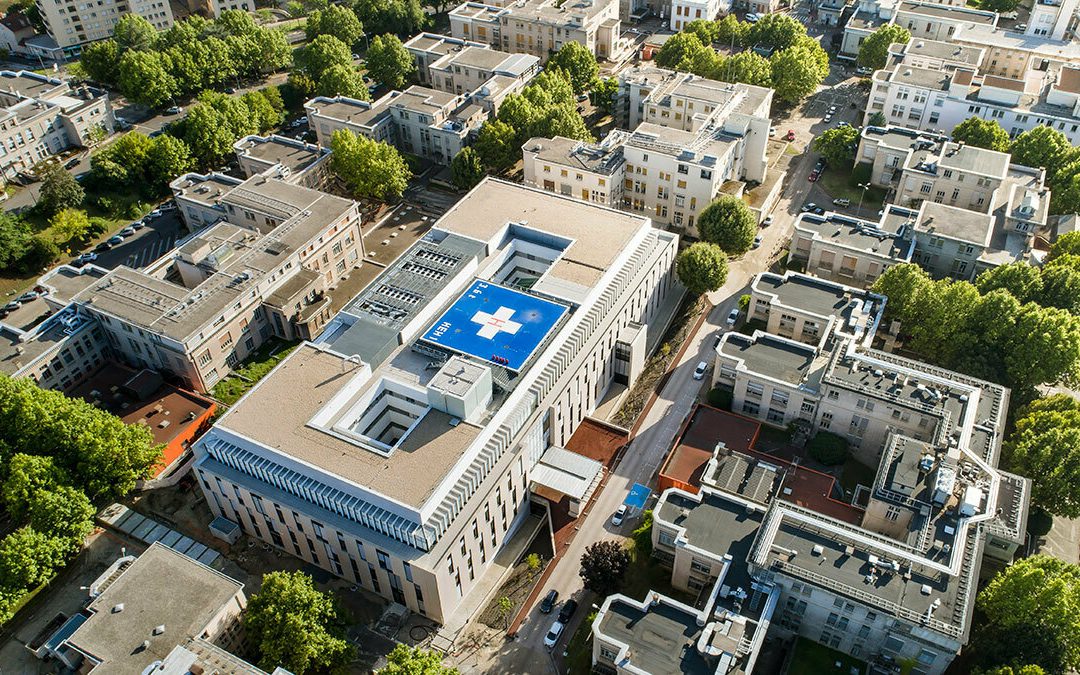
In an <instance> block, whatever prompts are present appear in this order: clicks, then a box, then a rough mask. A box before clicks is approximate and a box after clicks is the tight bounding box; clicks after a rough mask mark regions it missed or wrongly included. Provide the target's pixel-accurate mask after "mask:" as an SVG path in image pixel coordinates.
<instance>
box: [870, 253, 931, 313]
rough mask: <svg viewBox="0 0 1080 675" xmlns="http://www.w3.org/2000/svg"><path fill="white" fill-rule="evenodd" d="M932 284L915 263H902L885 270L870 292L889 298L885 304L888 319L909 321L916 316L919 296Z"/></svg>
mask: <svg viewBox="0 0 1080 675" xmlns="http://www.w3.org/2000/svg"><path fill="white" fill-rule="evenodd" d="M932 283H933V282H932V281H931V280H930V275H928V274H927V273H926V271H925V270H924V269H923V268H921V267H919V266H918V265H916V264H915V263H900V264H899V265H893V266H892V267H890V268H889V269H887V270H885V272H884V273H883V274H882V275H881V276H880V277H878V278H877V280H876V281H874V285H873V286H871V287H870V290H872V291H873V292H875V293H879V294H881V295H884V296H885V297H886V298H888V302H886V303H885V315H886V316H887V317H889V318H891V319H899V320H900V321H907V320H908V319H910V318H912V317H915V316H916V312H917V309H918V305H917V300H918V298H919V295H920V294H921V293H922V291H923V289H925V288H926V287H927V286H929V285H930V284H932Z"/></svg>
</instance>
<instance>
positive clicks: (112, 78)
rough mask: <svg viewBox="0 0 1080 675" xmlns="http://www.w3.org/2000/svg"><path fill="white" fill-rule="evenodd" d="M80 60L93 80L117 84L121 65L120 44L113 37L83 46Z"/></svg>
mask: <svg viewBox="0 0 1080 675" xmlns="http://www.w3.org/2000/svg"><path fill="white" fill-rule="evenodd" d="M79 62H80V63H82V67H83V70H85V71H86V75H87V77H89V78H90V79H91V80H94V81H96V82H101V83H102V84H107V85H115V84H116V78H117V74H118V67H119V65H120V45H118V44H116V40H112V39H108V40H99V41H98V42H91V43H90V44H88V45H85V46H84V47H83V50H82V57H81V60H80V61H79Z"/></svg>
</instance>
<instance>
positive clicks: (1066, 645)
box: [977, 555, 1080, 673]
mask: <svg viewBox="0 0 1080 675" xmlns="http://www.w3.org/2000/svg"><path fill="white" fill-rule="evenodd" d="M977 606H978V607H979V609H980V610H981V611H982V612H984V613H985V615H986V623H985V624H984V625H983V626H982V627H980V629H979V635H978V637H977V643H978V645H979V646H980V647H983V648H986V652H985V653H984V657H988V658H994V657H995V656H1000V657H1004V658H1001V659H1000V660H998V661H997V663H1002V662H1018V663H1024V664H1031V665H1037V666H1039V667H1041V668H1043V669H1045V670H1046V671H1047V672H1051V673H1063V672H1066V671H1070V670H1076V668H1077V667H1080V615H1078V613H1077V612H1076V607H1077V606H1080V568H1078V567H1077V566H1076V565H1071V564H1069V563H1066V562H1063V561H1061V560H1058V559H1056V558H1051V557H1049V556H1045V555H1035V556H1031V557H1030V558H1024V559H1022V560H1019V561H1017V562H1015V563H1013V564H1012V565H1010V566H1009V567H1006V568H1005V569H1004V570H1003V571H1001V572H999V573H998V574H997V576H995V577H994V578H993V579H992V580H991V581H990V583H989V584H987V586H986V588H984V589H983V591H982V592H981V593H979V595H978V598H977ZM995 652H996V653H995Z"/></svg>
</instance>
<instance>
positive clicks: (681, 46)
mask: <svg viewBox="0 0 1080 675" xmlns="http://www.w3.org/2000/svg"><path fill="white" fill-rule="evenodd" d="M706 50H707V51H709V52H712V49H711V48H709V47H706V46H705V45H703V44H701V40H700V39H699V38H698V36H697V35H696V34H695V33H678V34H676V35H673V36H672V37H670V38H668V41H667V42H665V43H664V46H663V47H661V48H660V50H659V51H658V52H657V53H656V56H655V57H654V60H655V61H656V65H658V66H660V67H661V68H672V69H675V70H689V67H688V66H685V67H680V65H681V64H689V63H692V62H693V61H694V60H695V58H700V54H701V53H702V52H704V51H706Z"/></svg>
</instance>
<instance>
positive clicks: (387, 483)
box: [218, 344, 481, 508]
mask: <svg viewBox="0 0 1080 675" xmlns="http://www.w3.org/2000/svg"><path fill="white" fill-rule="evenodd" d="M405 356H406V357H408V356H411V354H409V353H406V354H405ZM354 376H356V372H355V371H352V370H350V364H349V363H346V362H345V361H344V359H343V358H342V357H341V356H340V355H338V354H334V353H331V352H326V351H323V350H321V349H318V348H317V347H315V346H313V345H310V344H302V345H300V346H299V347H297V348H296V350H295V351H293V353H292V354H290V355H289V356H288V357H287V358H286V359H285V360H284V361H282V362H281V363H280V364H278V366H277V368H275V369H274V371H273V372H271V373H270V374H269V375H267V376H266V377H265V378H263V379H262V380H261V381H260V382H259V384H258V385H256V386H255V388H254V389H252V390H251V392H250V393H249V394H248V395H247V396H246V397H245V398H244V399H242V400H241V401H240V402H239V403H237V404H236V405H234V406H233V407H232V408H231V409H230V410H229V411H228V412H227V413H225V415H224V416H222V417H221V419H220V420H219V421H218V426H219V427H223V428H225V429H227V430H232V431H235V432H237V433H239V434H243V435H245V436H247V437H248V438H250V439H252V440H254V441H256V442H258V443H261V444H263V445H266V446H267V447H270V448H275V449H277V450H278V451H279V452H283V453H285V454H287V455H290V456H292V457H295V458H296V459H298V460H300V461H302V462H304V463H306V464H309V465H311V466H314V467H316V468H318V469H320V470H322V471H325V472H327V473H330V474H334V475H338V476H340V477H341V478H343V479H344V480H347V481H350V482H352V483H355V484H357V485H360V486H363V487H367V488H370V489H372V490H374V491H377V492H378V493H380V494H382V495H385V496H387V497H389V498H391V499H394V500H396V501H398V502H400V503H402V504H406V505H409V506H411V507H414V508H418V507H419V506H420V505H421V504H423V503H424V502H425V501H426V500H427V498H428V496H429V495H430V494H431V492H432V490H434V488H435V487H436V486H437V485H438V484H439V483H441V482H442V480H443V479H444V478H445V477H446V475H447V474H448V473H449V471H450V468H451V467H452V466H453V465H454V464H455V463H456V462H457V461H458V459H460V458H461V455H462V454H463V453H464V451H465V450H466V448H468V447H469V446H470V445H471V444H472V442H473V441H474V440H475V439H476V437H477V436H478V435H479V434H480V431H481V430H480V428H479V427H476V426H473V425H472V424H469V423H467V422H460V423H458V424H456V425H454V424H451V420H452V418H451V417H450V416H449V415H447V414H445V413H443V412H439V411H437V410H429V411H428V412H427V414H425V415H424V417H423V418H421V420H420V421H419V422H418V424H417V425H416V426H415V427H414V428H413V430H412V431H411V432H410V433H409V434H408V435H407V436H405V438H404V439H403V440H402V442H401V444H400V445H399V446H398V447H397V448H396V450H395V451H394V453H393V455H392V456H390V457H384V456H382V455H379V454H377V453H375V452H372V451H371V450H368V449H366V448H364V447H362V446H360V445H357V444H356V443H353V442H351V441H348V440H344V439H342V438H338V437H337V436H332V435H330V434H328V433H325V432H323V431H320V430H318V429H315V428H313V427H311V426H309V425H308V423H309V422H310V421H311V419H312V418H313V417H315V415H316V413H318V412H319V411H320V410H321V409H322V408H323V406H325V405H326V404H327V403H329V401H330V399H331V398H333V397H334V396H335V395H336V394H338V393H339V392H341V391H342V390H343V389H345V388H346V387H347V386H354V385H351V384H350V383H351V382H352V379H353V377H354ZM375 380H378V377H373V378H372V382H371V384H373V383H374V381H375ZM369 387H370V384H369V385H365V386H364V387H362V388H360V389H359V390H358V391H357V392H356V396H355V398H358V397H359V396H360V395H362V394H363V392H364V391H366V390H367V389H368V388H369ZM348 407H349V405H348V404H347V405H346V408H348ZM269 410H272V411H274V414H273V415H272V416H269V415H267V411H269Z"/></svg>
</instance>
